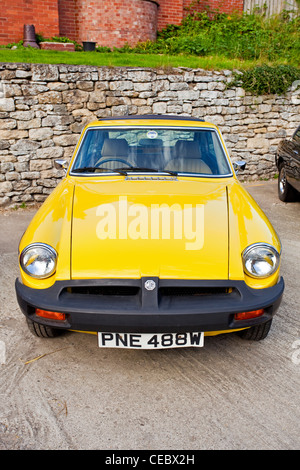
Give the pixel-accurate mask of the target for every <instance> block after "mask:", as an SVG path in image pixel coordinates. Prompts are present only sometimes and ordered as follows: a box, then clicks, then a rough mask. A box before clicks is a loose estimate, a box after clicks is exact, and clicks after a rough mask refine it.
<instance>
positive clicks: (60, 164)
mask: <svg viewBox="0 0 300 470" xmlns="http://www.w3.org/2000/svg"><path fill="white" fill-rule="evenodd" d="M54 166H55V168H56V169H57V170H65V171H67V160H54Z"/></svg>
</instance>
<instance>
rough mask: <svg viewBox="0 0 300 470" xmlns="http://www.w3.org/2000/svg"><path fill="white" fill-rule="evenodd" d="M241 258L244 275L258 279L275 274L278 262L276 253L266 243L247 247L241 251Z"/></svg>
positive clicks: (278, 256)
mask: <svg viewBox="0 0 300 470" xmlns="http://www.w3.org/2000/svg"><path fill="white" fill-rule="evenodd" d="M242 258H243V266H244V271H245V273H246V274H248V275H249V276H251V277H255V278H260V279H263V278H266V277H269V276H271V274H273V273H275V271H276V270H277V268H278V266H279V262H280V255H279V253H278V251H277V250H276V249H275V248H274V247H273V246H271V245H268V244H266V243H255V244H254V245H250V246H248V247H247V248H246V249H245V250H244V251H243V253H242Z"/></svg>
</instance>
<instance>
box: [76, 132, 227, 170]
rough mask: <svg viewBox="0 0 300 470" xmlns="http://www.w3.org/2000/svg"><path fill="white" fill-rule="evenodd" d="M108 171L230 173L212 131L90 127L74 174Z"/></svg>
mask: <svg viewBox="0 0 300 470" xmlns="http://www.w3.org/2000/svg"><path fill="white" fill-rule="evenodd" d="M109 171H110V172H118V171H119V173H121V174H128V173H129V172H133V171H135V172H137V171H141V172H143V171H145V172H146V171H147V172H151V171H153V172H166V173H171V174H174V173H175V174H177V173H189V174H191V173H192V174H197V175H198V174H199V175H210V176H222V175H228V174H231V170H230V167H229V164H228V160H227V158H226V155H225V152H224V149H223V146H222V144H221V141H220V139H219V137H218V134H217V132H216V131H215V130H213V129H189V128H180V129H178V128H176V129H174V128H173V129H166V128H155V127H151V128H137V127H135V128H122V129H120V128H101V129H99V128H91V129H89V130H87V131H86V133H85V135H84V137H83V140H82V143H81V145H80V148H79V151H78V153H77V156H76V158H75V161H74V164H73V167H72V173H75V174H77V173H97V174H99V173H102V172H103V173H107V172H109Z"/></svg>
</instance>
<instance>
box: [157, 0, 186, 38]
mask: <svg viewBox="0 0 300 470" xmlns="http://www.w3.org/2000/svg"><path fill="white" fill-rule="evenodd" d="M183 7H184V0H160V2H159V9H158V24H157V29H158V31H159V30H161V29H163V28H164V27H165V26H167V25H168V24H180V23H181V21H182V18H183Z"/></svg>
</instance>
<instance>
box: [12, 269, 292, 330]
mask: <svg viewBox="0 0 300 470" xmlns="http://www.w3.org/2000/svg"><path fill="white" fill-rule="evenodd" d="M149 279H150V280H153V281H154V282H155V288H154V289H153V290H147V289H146V288H145V282H146V280H149ZM15 287H16V294H17V299H18V303H19V305H20V308H21V310H22V312H23V313H24V315H25V316H26V317H28V318H30V319H31V320H33V321H36V322H38V323H40V324H43V325H48V326H52V327H54V328H64V329H73V330H82V331H103V332H120V333H165V332H168V333H173V332H178V333H184V332H189V331H219V330H228V329H238V328H246V327H249V326H254V325H257V324H259V323H264V322H266V321H268V320H269V319H271V318H272V317H273V315H274V314H275V312H276V310H277V309H278V307H279V305H280V302H281V298H282V295H283V291H284V281H283V278H280V280H279V282H278V283H277V284H276V285H274V286H272V287H269V288H266V289H252V288H250V287H248V286H247V284H245V282H243V281H226V280H225V281H221V280H220V281H197V280H174V279H159V278H155V277H153V278H141V279H102V280H99V279H97V280H72V281H57V282H55V283H54V284H53V286H52V287H50V288H48V289H32V288H30V287H27V286H25V285H23V284H22V283H21V282H20V281H19V280H18V279H16V283H15ZM36 308H40V309H43V310H49V311H55V312H62V313H65V314H66V320H65V321H54V320H48V319H45V318H42V317H39V316H37V315H36V314H35V309H36ZM262 308H263V309H264V310H265V312H264V314H263V315H262V316H260V317H257V318H254V319H250V320H239V321H236V320H235V319H234V314H235V313H240V312H247V311H252V310H258V309H262Z"/></svg>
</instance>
